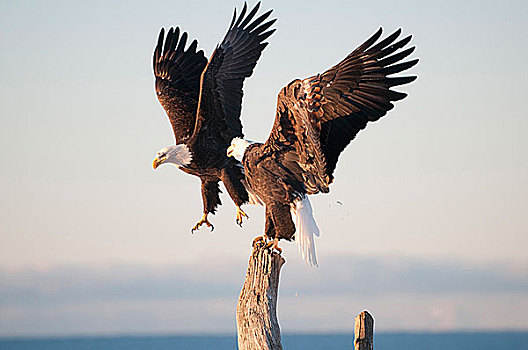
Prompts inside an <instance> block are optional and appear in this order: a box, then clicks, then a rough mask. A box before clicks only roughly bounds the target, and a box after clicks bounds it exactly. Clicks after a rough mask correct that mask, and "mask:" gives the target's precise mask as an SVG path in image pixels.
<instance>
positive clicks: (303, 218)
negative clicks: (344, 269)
mask: <svg viewBox="0 0 528 350" xmlns="http://www.w3.org/2000/svg"><path fill="white" fill-rule="evenodd" d="M290 208H291V213H292V216H293V221H294V223H295V229H296V230H295V242H296V243H297V249H298V250H299V252H300V253H301V256H302V258H303V259H304V260H305V261H306V263H307V264H308V265H311V266H318V265H317V256H316V252H315V241H314V236H317V237H319V227H318V226H317V223H316V222H315V219H314V216H313V210H312V205H311V204H310V200H309V199H308V196H303V197H302V198H298V199H296V200H295V201H294V202H293V203H292V204H291V205H290Z"/></svg>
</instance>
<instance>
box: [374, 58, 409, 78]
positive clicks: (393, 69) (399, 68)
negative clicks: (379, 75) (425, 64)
mask: <svg viewBox="0 0 528 350" xmlns="http://www.w3.org/2000/svg"><path fill="white" fill-rule="evenodd" d="M416 63H418V59H417V58H416V59H414V60H411V61H407V62H403V63H398V64H395V65H392V66H389V67H385V68H383V69H381V70H380V71H381V72H383V73H385V74H386V75H391V74H395V73H399V72H403V71H404V70H407V69H409V68H411V67H412V66H414V65H416Z"/></svg>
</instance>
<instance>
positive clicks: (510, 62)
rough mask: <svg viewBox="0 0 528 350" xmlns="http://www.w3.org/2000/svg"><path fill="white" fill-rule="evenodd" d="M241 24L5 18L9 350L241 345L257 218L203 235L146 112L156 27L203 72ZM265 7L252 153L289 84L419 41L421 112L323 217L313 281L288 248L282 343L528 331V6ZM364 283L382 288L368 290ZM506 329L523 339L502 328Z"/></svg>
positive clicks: (199, 16)
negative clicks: (383, 37)
mask: <svg viewBox="0 0 528 350" xmlns="http://www.w3.org/2000/svg"><path fill="white" fill-rule="evenodd" d="M250 4H252V3H250ZM235 6H238V7H240V6H241V3H240V2H233V3H228V2H214V1H202V2H199V3H190V2H183V1H157V2H156V3H155V4H152V3H150V2H139V1H136V2H117V1H116V2H111V3H108V2H102V1H100V2H98V1H94V2H89V3H84V2H77V1H52V2H36V1H17V2H7V1H3V2H0V50H1V52H2V55H0V76H1V77H2V79H0V198H1V199H0V221H1V222H2V225H0V237H1V239H2V244H1V245H0V291H1V292H0V293H1V295H2V298H1V301H0V335H12V334H22V335H24V334H26V335H27V334H72V333H83V334H90V333H101V332H143V333H144V332H208V331H214V332H232V331H233V330H234V305H235V301H236V298H237V294H238V291H239V288H240V286H241V283H242V277H243V274H244V270H245V264H246V259H247V257H248V254H249V244H250V242H251V240H252V239H253V238H254V237H255V236H256V235H257V234H259V233H260V232H261V231H262V228H263V221H264V216H263V212H262V209H261V208H248V210H247V212H248V214H249V215H250V220H249V222H247V223H246V225H245V226H244V228H243V229H239V228H238V227H237V226H236V224H235V220H234V218H235V212H234V206H233V204H232V203H231V202H230V201H229V199H228V198H227V197H225V196H224V197H223V202H224V205H223V206H222V207H221V209H220V210H219V212H218V214H217V215H215V216H213V217H211V221H212V222H213V223H214V224H215V226H216V230H215V231H214V233H209V232H207V231H206V230H202V231H200V232H198V233H196V234H195V235H190V233H189V230H190V228H191V227H192V226H193V225H194V223H195V221H196V220H198V219H199V217H200V215H201V199H200V192H199V181H198V179H197V178H194V177H191V176H188V175H185V174H183V173H182V172H180V171H178V170H177V169H175V168H173V167H169V166H165V167H160V168H159V169H158V170H157V171H153V170H152V169H151V167H150V164H151V160H152V158H153V156H154V154H155V152H156V151H157V150H158V149H159V148H161V147H162V146H165V145H169V144H171V143H172V142H173V139H172V134H171V130H170V127H169V123H168V120H167V118H166V116H165V114H164V112H163V110H162V108H161V106H160V105H159V103H158V102H157V100H156V97H155V94H154V92H153V77H152V72H151V55H152V51H153V48H154V45H155V41H156V38H157V34H158V31H159V28H160V27H162V26H165V27H168V26H176V25H179V26H181V27H182V28H183V29H184V30H186V31H188V32H189V34H190V36H191V37H192V38H197V39H198V40H199V46H200V47H201V48H202V49H204V51H205V52H206V54H207V55H209V54H210V53H211V51H212V49H213V48H214V46H215V45H216V44H217V43H218V41H219V40H221V38H222V37H223V35H224V33H225V30H226V28H227V25H228V24H229V21H230V19H231V15H232V10H233V7H235ZM262 7H263V9H267V8H274V16H275V17H277V18H278V21H277V24H276V28H277V32H276V33H275V34H274V35H273V36H272V37H271V38H270V39H269V42H270V45H269V46H268V47H267V48H266V50H265V51H264V53H263V55H262V58H261V59H260V61H259V63H258V65H257V68H256V70H255V73H254V75H253V77H252V78H250V79H249V80H248V81H247V82H246V84H245V96H244V101H243V111H242V119H243V123H244V132H245V135H246V137H247V138H250V139H253V140H265V138H266V137H267V135H268V133H269V130H270V129H271V125H272V122H273V118H274V110H275V102H276V95H277V92H278V91H279V89H280V88H281V87H282V86H283V85H285V84H286V83H287V82H289V81H290V80H292V79H294V78H302V77H307V76H309V75H312V74H314V73H317V72H321V71H323V70H325V69H326V68H328V67H330V66H332V65H333V64H335V63H337V62H338V61H339V60H340V59H341V58H343V57H344V56H346V54H347V53H349V52H350V51H352V50H353V49H354V48H355V47H356V46H357V45H358V44H360V43H361V42H362V41H363V40H365V39H366V38H367V37H368V36H369V35H371V34H372V33H374V32H375V31H376V30H377V29H378V28H379V27H380V26H381V27H383V28H384V30H385V33H386V34H389V33H390V32H392V31H393V30H395V29H397V28H399V27H401V28H402V29H403V33H404V35H406V34H413V41H412V44H413V45H416V47H417V50H416V52H415V54H414V55H413V57H418V58H420V63H419V64H418V65H417V66H416V67H415V68H413V73H414V74H417V75H418V76H419V79H418V80H417V81H416V82H414V83H413V84H411V85H409V86H406V87H404V88H402V89H401V90H403V91H406V92H408V93H409V97H408V98H407V99H405V100H404V101H402V102H400V103H398V104H397V105H396V108H395V109H394V110H393V111H391V112H390V113H389V114H388V116H387V117H385V118H383V119H382V120H380V121H379V122H377V123H374V124H372V125H369V127H368V128H367V129H366V130H364V131H362V132H361V133H360V134H359V135H358V137H357V139H356V140H354V142H353V143H352V144H351V145H350V146H349V148H348V149H347V151H346V152H345V153H344V154H343V155H342V157H341V158H340V162H339V164H338V168H337V172H336V181H335V184H334V185H333V187H332V188H331V193H330V194H328V195H319V196H315V197H312V203H313V206H314V209H315V211H316V218H317V220H318V223H319V226H320V228H321V231H322V232H321V238H320V239H318V240H317V245H318V255H319V260H320V263H321V267H320V268H319V269H318V270H315V271H313V270H311V269H309V268H307V267H305V266H304V265H303V264H302V262H301V261H300V258H299V257H298V255H297V252H296V251H295V247H294V246H293V245H291V244H288V243H284V244H283V246H284V248H285V257H286V259H287V261H288V263H287V265H285V267H284V268H283V279H282V282H281V283H282V285H281V288H282V289H281V300H280V305H279V312H280V315H279V317H280V321H281V325H282V327H283V331H284V332H288V331H311V330H314V329H320V328H319V326H320V324H321V323H322V322H323V321H324V324H325V325H328V326H327V327H328V330H332V329H343V330H345V331H346V330H352V323H353V316H354V315H355V314H356V313H357V312H359V311H361V310H362V309H365V308H366V309H369V310H371V311H372V312H373V314H374V316H375V317H376V324H377V328H378V329H379V330H394V329H410V330H412V329H428V330H451V329H465V328H468V327H469V328H472V329H474V328H476V329H503V328H516V329H526V328H528V323H527V321H526V318H525V317H524V315H526V313H527V312H528V294H527V281H528V258H527V255H526V248H525V247H526V246H528V236H527V235H526V232H528V224H527V222H526V220H525V212H526V208H527V207H528V183H527V182H526V178H528V164H527V162H528V161H527V157H526V154H527V151H528V139H527V138H526V136H525V131H526V130H527V129H528V121H527V119H526V115H528V107H527V106H528V104H527V103H526V101H527V98H528V87H527V86H526V81H527V79H528V65H527V64H526V60H525V57H527V56H528V38H527V37H526V35H524V33H525V32H526V31H527V29H528V28H527V27H528V18H527V17H528V11H527V10H528V5H526V3H525V2H521V1H505V2H501V3H496V2H492V1H467V2H464V3H459V2H454V1H428V2H424V1H377V2H372V3H365V2H363V3H356V2H349V1H346V2H339V1H326V2H324V4H323V3H321V2H309V1H308V2H307V1H288V2H287V3H286V2H280V1H266V2H264V4H263V6H262ZM338 201H339V202H341V203H342V205H340V204H338V203H337V202H338ZM367 262H372V263H367ZM360 267H361V268H362V269H363V270H364V271H366V272H365V273H367V274H366V275H365V276H363V275H361V281H365V280H366V281H367V284H369V285H371V286H370V287H369V288H370V289H368V288H367V289H366V290H363V289H360V290H359V291H358V288H359V287H358V286H357V278H356V277H357V276H358V275H357V274H358V273H359V272H358V271H359V270H358V269H359V268H360ZM330 272H332V273H330ZM219 276H221V278H219ZM395 276H397V277H395ZM438 281H441V282H442V283H439V282H438ZM468 281H470V283H469V282H468ZM321 285H325V286H326V287H325V288H329V289H325V288H322V287H321ZM497 285H500V286H501V287H500V288H498V287H496V286H497ZM181 286H187V287H186V288H183V287H181ZM332 286H334V287H335V288H332ZM448 286H449V287H448ZM475 286H477V287H475ZM180 287H181V288H182V289H180ZM361 288H363V287H361ZM333 289H335V290H338V291H339V292H335V290H334V291H332V290H333ZM181 290H187V291H189V290H190V291H191V292H188V293H187V294H185V293H183V292H181ZM198 290H199V291H200V292H199V293H198V292H196V291H198ZM376 290H382V292H381V291H380V292H379V293H375V291H376ZM171 291H174V294H172V293H171ZM182 293H183V294H182ZM196 293H198V294H199V295H196ZM296 295H297V296H296ZM299 296H300V297H299ZM505 309H507V310H510V311H511V315H512V317H511V321H510V322H511V323H510V324H503V323H498V321H497V320H496V318H494V317H493V316H494V315H495V312H499V311H500V310H505ZM195 310H201V312H200V313H196V312H194V311H195ZM327 310H331V311H332V312H331V314H329V312H328V311H327ZM403 311H405V314H406V315H405V319H402V313H403ZM184 316H185V317H184ZM51 320H54V322H53V323H50V321H51ZM146 320H150V321H149V322H147V321H146ZM501 322H502V321H501ZM325 330H327V329H325Z"/></svg>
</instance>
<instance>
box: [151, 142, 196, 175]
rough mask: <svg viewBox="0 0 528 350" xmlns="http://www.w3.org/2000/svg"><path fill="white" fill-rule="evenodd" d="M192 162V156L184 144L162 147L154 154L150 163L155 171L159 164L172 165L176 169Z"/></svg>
mask: <svg viewBox="0 0 528 350" xmlns="http://www.w3.org/2000/svg"><path fill="white" fill-rule="evenodd" d="M191 161H192V154H191V151H190V150H189V147H187V145H186V144H184V143H181V144H179V145H176V146H167V147H163V148H162V149H160V150H159V151H158V153H157V154H156V158H154V161H153V162H152V167H153V168H154V169H156V168H157V167H159V166H160V165H161V164H165V163H173V164H176V165H177V166H178V167H182V166H186V165H189V164H190V163H191Z"/></svg>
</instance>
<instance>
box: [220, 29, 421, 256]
mask: <svg viewBox="0 0 528 350" xmlns="http://www.w3.org/2000/svg"><path fill="white" fill-rule="evenodd" d="M381 32H382V30H381V28H380V29H379V30H378V31H377V32H376V33H375V34H374V35H373V36H372V37H370V38H369V39H368V40H367V41H365V42H364V43H363V44H362V45H360V46H359V47H358V48H357V49H355V50H354V51H353V52H352V53H351V54H349V55H348V56H347V57H346V58H345V59H344V60H342V61H341V62H340V63H338V64H337V65H336V66H334V67H332V68H330V69H328V70H327V71H326V72H324V73H322V74H317V75H315V76H312V77H309V78H307V79H304V80H299V79H296V80H294V81H292V82H290V83H289V84H288V85H287V86H285V87H284V88H283V89H282V90H281V91H280V93H279V96H278V101H277V111H276V116H275V123H274V125H273V128H272V130H271V133H270V136H269V137H268V140H267V141H266V142H265V143H263V144H262V143H252V142H249V141H246V140H244V139H241V138H235V139H234V140H233V141H232V143H231V146H230V147H229V148H228V150H227V154H228V156H234V157H236V158H242V164H243V165H244V170H245V177H246V181H247V183H248V185H249V186H250V188H251V190H252V191H254V192H255V193H256V194H257V195H258V197H259V198H260V199H261V200H262V201H263V202H264V204H265V206H266V225H265V234H264V236H262V237H258V238H257V239H256V240H255V243H256V242H258V241H259V240H266V239H270V241H269V242H267V243H266V246H268V247H270V246H272V247H274V248H277V249H279V248H278V246H277V244H278V241H279V239H286V240H292V238H294V237H295V240H296V241H297V243H298V246H299V249H300V250H301V252H302V255H303V257H304V258H305V259H306V260H307V262H308V263H310V264H313V265H317V259H316V255H315V245H314V238H313V236H314V235H315V236H319V228H318V227H317V224H316V222H315V220H314V218H313V214H312V208H311V205H310V201H309V200H308V196H307V195H309V194H316V193H319V192H323V193H327V192H329V185H330V184H331V183H332V181H333V172H334V169H335V167H336V164H337V160H338V157H339V155H340V154H341V152H342V151H343V150H344V149H345V148H346V146H347V145H348V144H349V143H350V141H351V140H353V139H354V137H355V136H356V134H357V133H358V132H359V131H360V130H362V129H363V128H365V127H366V126H367V123H368V122H370V121H376V120H378V119H379V118H381V117H382V116H384V115H385V114H386V113H387V111H389V110H391V109H392V108H393V107H394V105H393V102H394V101H398V100H401V99H403V98H404V97H405V96H407V95H406V94H405V93H401V92H397V91H394V90H391V88H392V87H394V86H398V85H403V84H408V83H410V82H412V81H414V80H415V79H416V77H415V76H406V77H389V76H390V75H392V74H395V73H399V72H402V71H404V70H407V69H409V68H411V67H412V66H414V65H415V64H416V63H417V62H418V59H414V60H410V61H407V62H401V61H402V60H403V59H404V58H405V57H407V56H409V55H410V54H411V53H412V52H413V51H414V47H410V48H407V49H405V50H400V49H402V48H404V47H405V46H406V45H407V44H408V43H409V41H410V40H411V36H407V37H405V38H403V39H401V40H399V41H396V40H397V38H398V37H399V36H400V33H401V30H400V29H399V30H397V31H396V32H394V33H393V34H391V35H389V36H388V37H386V38H385V39H383V40H381V41H378V39H379V38H380V37H381ZM279 250H280V249H279Z"/></svg>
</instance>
